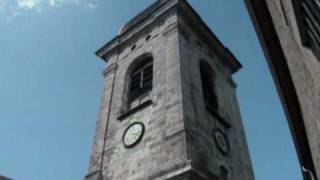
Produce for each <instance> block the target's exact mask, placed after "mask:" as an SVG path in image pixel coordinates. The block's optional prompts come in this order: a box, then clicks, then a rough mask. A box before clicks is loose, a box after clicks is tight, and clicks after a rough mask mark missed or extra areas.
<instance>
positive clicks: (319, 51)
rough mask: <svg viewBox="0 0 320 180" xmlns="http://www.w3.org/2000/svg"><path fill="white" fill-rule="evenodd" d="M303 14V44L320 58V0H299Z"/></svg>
mask: <svg viewBox="0 0 320 180" xmlns="http://www.w3.org/2000/svg"><path fill="white" fill-rule="evenodd" d="M299 3H300V4H299V5H300V10H301V14H302V16H303V17H302V22H303V24H302V25H303V27H300V29H301V28H303V29H302V30H303V31H304V36H305V37H302V41H303V44H304V45H306V46H307V47H310V49H311V50H312V51H313V52H314V54H315V55H316V57H317V58H318V60H320V0H302V1H299Z"/></svg>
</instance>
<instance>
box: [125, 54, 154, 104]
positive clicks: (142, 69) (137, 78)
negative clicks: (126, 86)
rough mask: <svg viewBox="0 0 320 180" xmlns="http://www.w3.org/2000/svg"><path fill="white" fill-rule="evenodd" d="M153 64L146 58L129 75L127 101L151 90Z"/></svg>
mask: <svg viewBox="0 0 320 180" xmlns="http://www.w3.org/2000/svg"><path fill="white" fill-rule="evenodd" d="M152 76H153V64H152V59H151V58H148V59H146V60H144V61H143V62H142V63H140V64H139V65H138V66H137V67H136V68H135V69H134V70H133V71H132V73H131V76H130V91H129V101H133V100H135V99H137V98H138V97H139V96H141V95H143V94H145V93H146V92H148V91H150V90H151V89H152Z"/></svg>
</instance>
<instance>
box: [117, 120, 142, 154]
mask: <svg viewBox="0 0 320 180" xmlns="http://www.w3.org/2000/svg"><path fill="white" fill-rule="evenodd" d="M143 133H144V125H143V124H142V123H141V122H135V123H132V124H131V125H130V126H129V127H128V128H127V129H126V130H125V131H124V134H123V138H122V141H123V144H124V146H125V147H126V148H130V147H133V146H135V145H136V144H138V143H139V142H140V140H141V139H142V136H143Z"/></svg>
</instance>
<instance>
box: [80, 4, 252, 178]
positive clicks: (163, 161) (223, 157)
mask: <svg viewBox="0 0 320 180" xmlns="http://www.w3.org/2000/svg"><path fill="white" fill-rule="evenodd" d="M97 55H98V56H99V57H101V58H102V59H103V60H104V61H105V62H107V63H108V66H107V68H106V70H105V71H104V73H103V74H104V87H105V88H104V92H103V98H102V102H101V109H100V115H99V119H98V122H97V130H96V135H95V140H94V144H93V151H92V156H91V162H90V168H89V173H88V175H87V176H86V180H144V179H159V180H162V179H172V180H190V179H192V180H253V179H254V177H253V171H252V167H251V161H250V157H249V153H248V147H247V143H246V140H245V134H244V131H243V126H242V123H241V118H240V112H239V107H238V103H237V98H236V94H235V89H236V84H235V83H234V81H233V80H232V74H233V73H235V72H236V71H238V70H239V69H240V68H241V64H240V63H239V62H238V60H237V59H236V58H235V57H234V56H233V55H232V53H231V52H230V51H229V50H228V49H227V48H225V47H224V46H223V44H221V42H220V41H219V40H218V39H217V38H216V36H215V35H214V34H213V33H212V32H211V31H210V29H209V28H208V26H206V24H205V23H204V22H203V21H202V20H201V18H200V17H199V15H198V14H197V13H196V12H195V11H194V10H193V9H192V7H191V6H190V5H189V4H188V3H187V2H186V1H185V0H158V1H156V2H155V3H154V4H152V5H151V6H150V7H148V8H147V9H146V10H144V11H143V12H141V13H140V14H138V15H137V16H136V17H134V18H133V19H132V20H131V21H129V22H128V23H127V24H126V25H125V26H124V27H123V28H122V29H121V31H120V32H119V34H118V35H117V36H116V37H115V38H114V39H113V40H111V41H110V42H109V43H107V44H106V45H104V46H103V47H102V48H101V49H100V50H98V51H97Z"/></svg>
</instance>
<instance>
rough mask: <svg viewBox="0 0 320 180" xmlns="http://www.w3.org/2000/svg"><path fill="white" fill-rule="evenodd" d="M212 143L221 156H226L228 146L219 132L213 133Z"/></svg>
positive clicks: (222, 134) (224, 136)
mask: <svg viewBox="0 0 320 180" xmlns="http://www.w3.org/2000/svg"><path fill="white" fill-rule="evenodd" d="M214 142H215V144H216V146H217V147H218V149H219V151H220V152H221V153H223V154H225V155H226V154H228V153H229V151H230V144H229V141H228V139H227V137H226V135H225V134H224V133H223V132H222V131H221V130H218V129H217V130H215V131H214Z"/></svg>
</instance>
